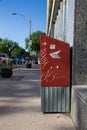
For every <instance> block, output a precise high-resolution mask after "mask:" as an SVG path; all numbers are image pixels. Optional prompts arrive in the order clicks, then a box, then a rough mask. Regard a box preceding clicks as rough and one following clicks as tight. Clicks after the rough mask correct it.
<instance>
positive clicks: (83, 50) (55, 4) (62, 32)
mask: <svg viewBox="0 0 87 130" xmlns="http://www.w3.org/2000/svg"><path fill="white" fill-rule="evenodd" d="M48 32H49V33H47V35H48V36H51V37H54V38H56V39H60V40H63V41H65V42H68V43H70V45H71V46H72V48H73V49H72V50H73V51H72V56H73V57H72V84H73V85H77V84H87V69H86V68H87V0H53V1H52V2H51V8H50V16H49V27H48Z"/></svg>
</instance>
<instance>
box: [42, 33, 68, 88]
mask: <svg viewBox="0 0 87 130" xmlns="http://www.w3.org/2000/svg"><path fill="white" fill-rule="evenodd" d="M40 63H41V64H40V68H41V86H44V87H45V86H48V87H49V86H64V87H65V86H66V87H67V86H70V46H69V44H68V43H65V42H63V41H60V40H56V39H53V38H51V37H48V36H45V35H42V34H41V36H40Z"/></svg>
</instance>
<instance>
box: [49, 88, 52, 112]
mask: <svg viewBox="0 0 87 130" xmlns="http://www.w3.org/2000/svg"><path fill="white" fill-rule="evenodd" d="M48 91H49V92H48V104H49V105H48V111H49V112H52V98H53V97H52V87H48Z"/></svg>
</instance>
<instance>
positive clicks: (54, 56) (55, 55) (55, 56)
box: [49, 50, 61, 59]
mask: <svg viewBox="0 0 87 130" xmlns="http://www.w3.org/2000/svg"><path fill="white" fill-rule="evenodd" d="M60 52H61V50H58V51H55V52H52V53H50V54H49V55H50V56H51V57H52V58H54V59H61V57H60V56H59V55H58V54H59V53H60Z"/></svg>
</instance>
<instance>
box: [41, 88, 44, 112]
mask: <svg viewBox="0 0 87 130" xmlns="http://www.w3.org/2000/svg"><path fill="white" fill-rule="evenodd" d="M44 98H45V97H44V87H41V110H42V112H44Z"/></svg>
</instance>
